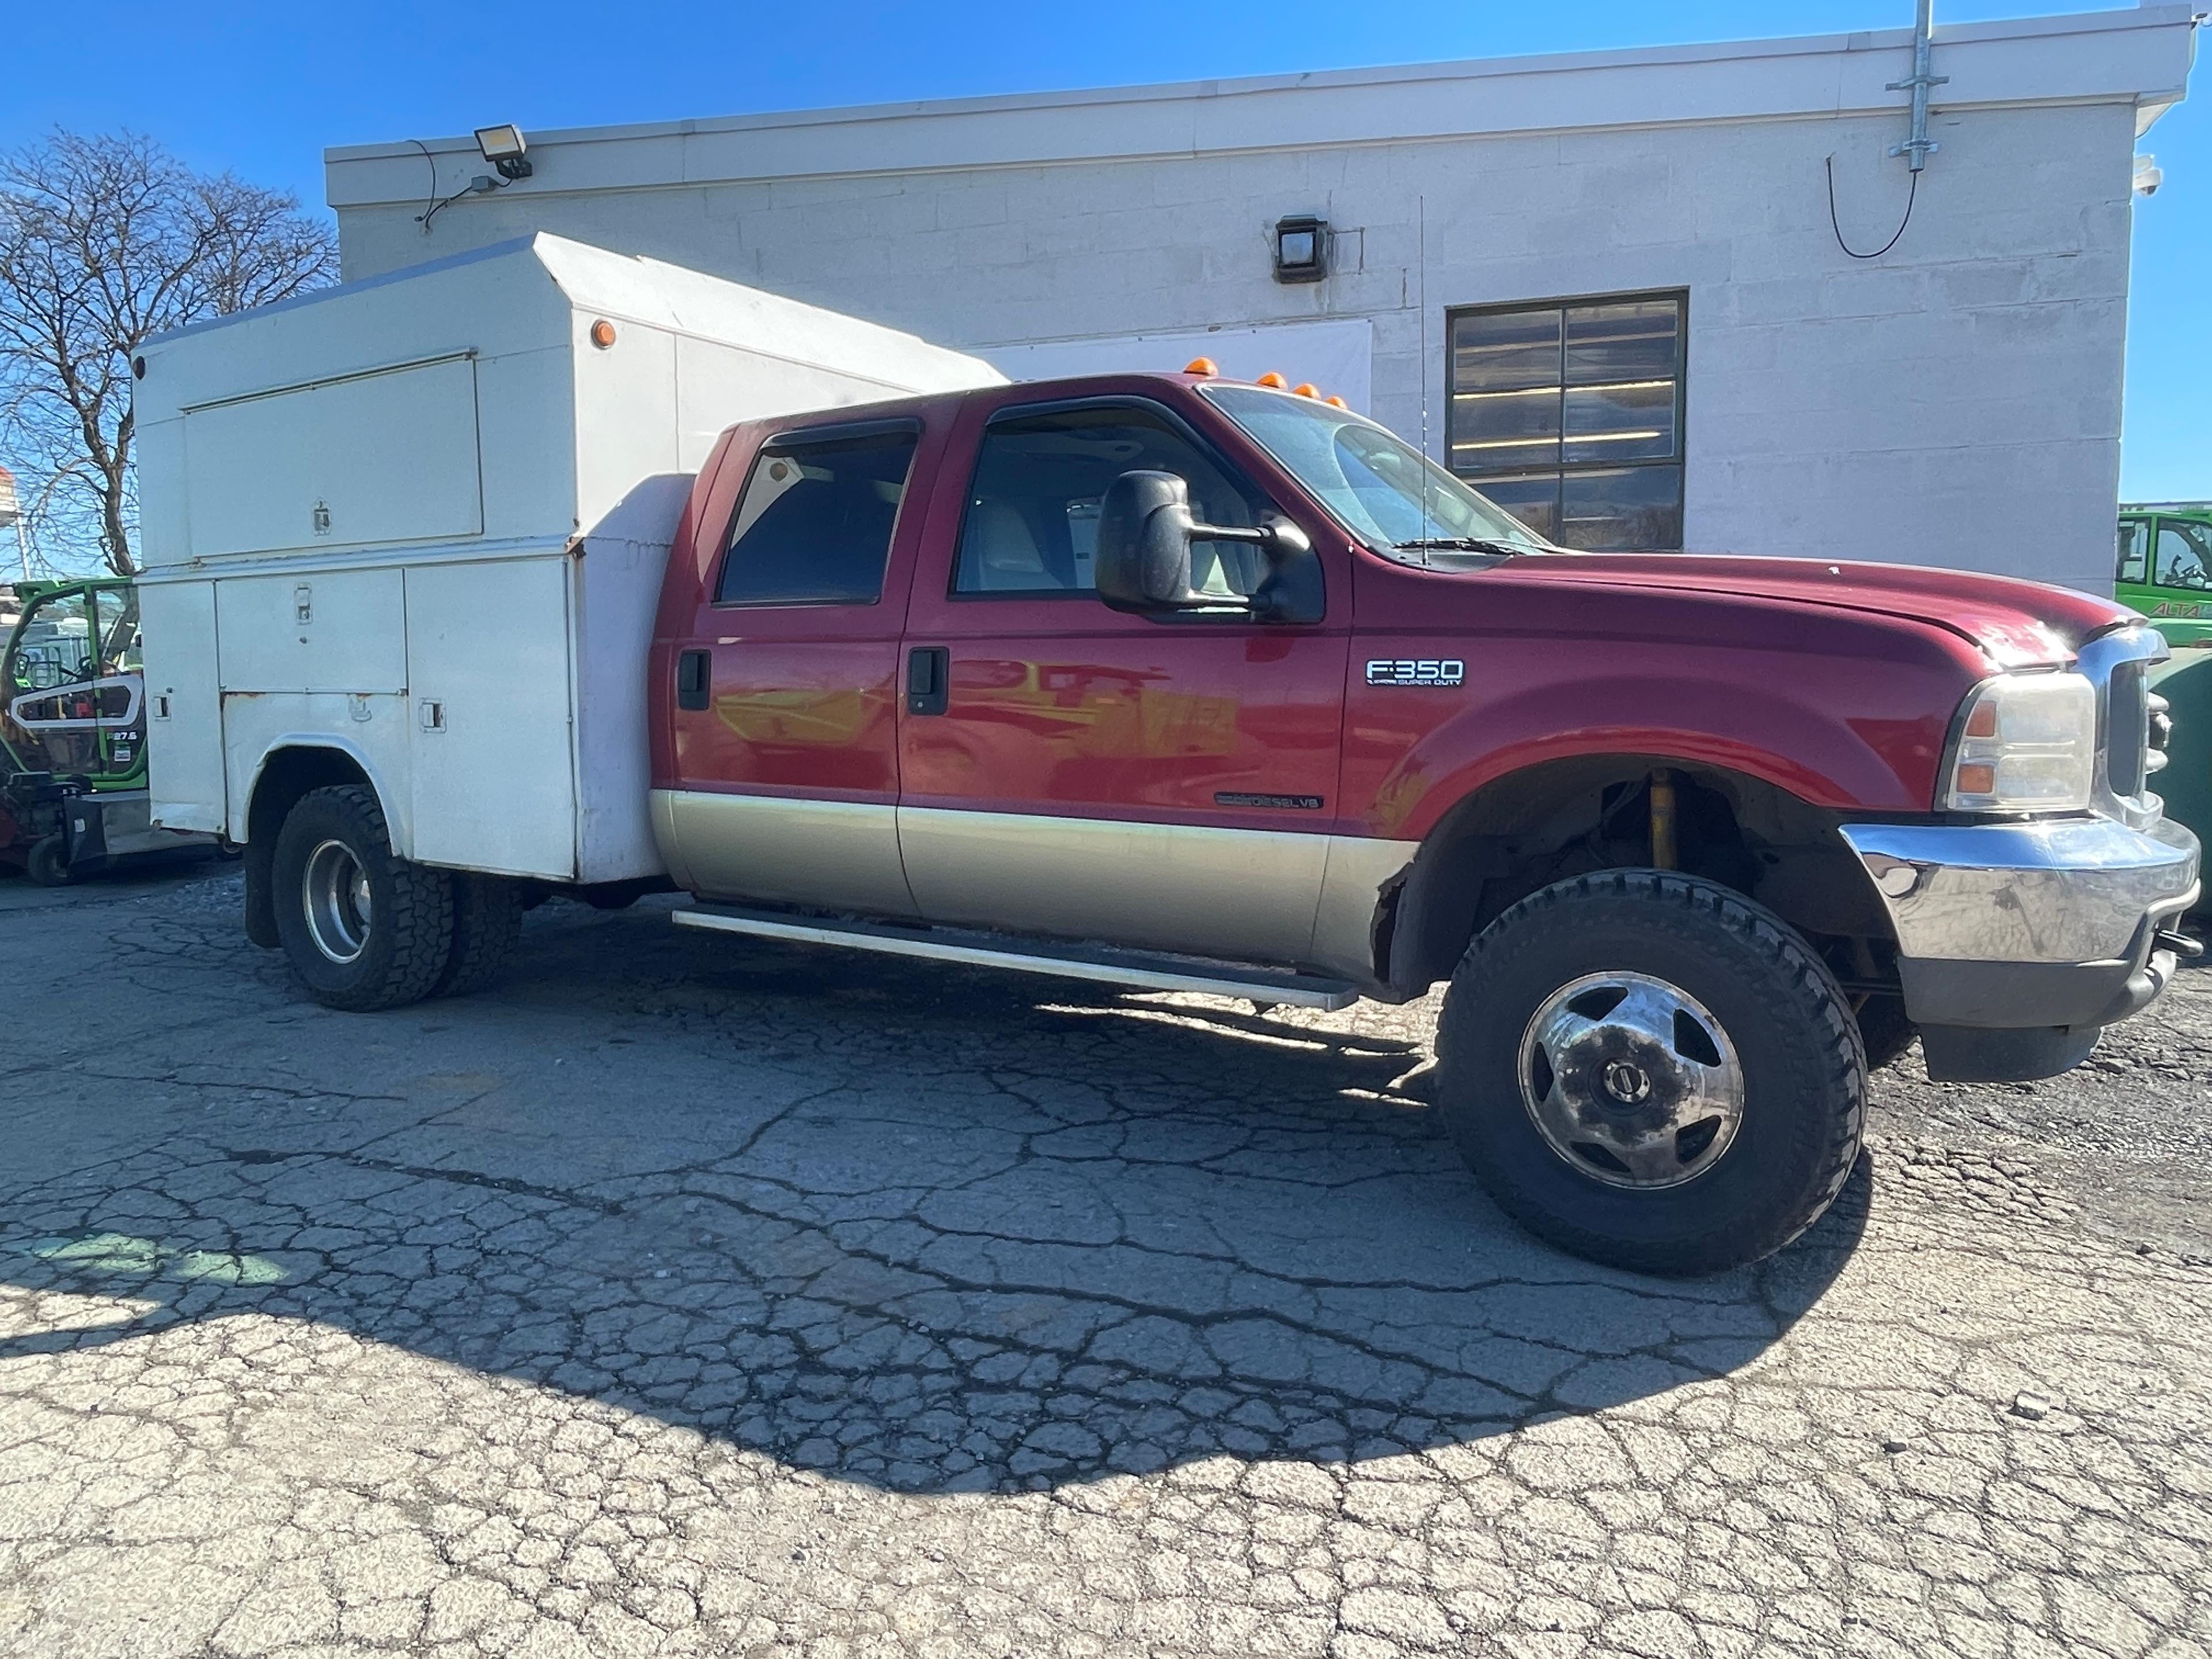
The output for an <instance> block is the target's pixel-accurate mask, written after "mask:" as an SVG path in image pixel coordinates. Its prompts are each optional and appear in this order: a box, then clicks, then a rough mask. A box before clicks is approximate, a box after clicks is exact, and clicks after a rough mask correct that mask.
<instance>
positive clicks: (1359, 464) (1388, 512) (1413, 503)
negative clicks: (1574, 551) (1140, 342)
mask: <svg viewBox="0 0 2212 1659" xmlns="http://www.w3.org/2000/svg"><path fill="white" fill-rule="evenodd" d="M1202 389H1203V391H1204V392H1205V395H1206V397H1207V398H1211V399H1212V401H1213V404H1214V405H1215V407H1217V408H1218V409H1219V410H1221V411H1222V413H1224V414H1225V415H1226V416H1229V418H1230V419H1231V420H1232V421H1234V422H1237V425H1239V426H1241V427H1243V428H1244V430H1245V431H1246V432H1248V433H1249V434H1250V435H1252V437H1253V439H1254V441H1256V442H1257V443H1258V444H1259V445H1260V447H1261V448H1263V449H1265V450H1266V451H1267V453H1269V454H1270V455H1272V456H1273V457H1274V458H1275V459H1277V460H1278V461H1279V462H1281V463H1282V464H1283V465H1284V467H1285V469H1286V470H1288V471H1290V472H1291V474H1292V475H1293V476H1295V477H1297V481H1298V482H1299V483H1302V484H1304V486H1305V487H1306V488H1307V489H1310V490H1311V491H1312V492H1313V493H1314V495H1316V497H1318V498H1319V499H1320V501H1321V502H1322V505H1323V506H1324V507H1328V510H1329V511H1330V512H1331V513H1334V515H1335V517H1336V519H1337V520H1338V521H1339V522H1340V523H1341V524H1342V525H1343V526H1345V528H1346V529H1347V530H1349V531H1351V532H1352V534H1353V535H1355V536H1357V537H1358V538H1359V539H1360V540H1362V541H1364V542H1365V543H1366V544H1367V545H1368V546H1370V547H1371V548H1373V549H1374V550H1376V552H1378V553H1392V552H1395V551H1397V550H1401V549H1404V548H1406V547H1407V544H1409V543H1410V544H1421V543H1447V544H1448V543H1449V542H1451V541H1454V540H1455V539H1460V538H1465V539H1468V540H1472V541H1482V542H1496V543H1498V544H1500V545H1501V547H1502V548H1504V550H1527V551H1528V552H1531V553H1535V552H1543V551H1547V550H1549V549H1550V547H1551V544H1550V543H1548V542H1547V541H1546V540H1545V539H1544V538H1542V537H1541V536H1539V535H1538V534H1537V533H1536V532H1534V531H1533V530H1531V529H1529V528H1528V526H1527V525H1525V524H1522V522H1521V520H1518V519H1516V518H1515V517H1514V516H1513V515H1512V514H1511V513H1508V512H1507V511H1506V510H1505V509H1504V507H1499V506H1498V504H1497V503H1496V502H1494V501H1490V500H1489V499H1487V498H1486V497H1485V496H1482V495H1477V494H1476V493H1475V492H1474V490H1472V489H1468V487H1467V486H1466V485H1465V484H1463V483H1461V482H1460V481H1459V480H1458V479H1457V478H1455V477H1452V475H1451V474H1450V473H1449V472H1447V471H1444V470H1443V468H1442V467H1440V466H1438V465H1437V464H1436V463H1435V462H1434V461H1431V460H1429V459H1426V458H1425V457H1424V456H1423V455H1422V454H1421V453H1420V452H1419V450H1417V449H1415V448H1414V447H1413V446H1412V445H1411V444H1409V443H1407V442H1406V441H1405V440H1404V439H1402V438H1400V437H1399V436H1398V435H1396V434H1395V433H1392V432H1389V431H1386V430H1385V429H1384V428H1382V427H1379V426H1377V425H1376V424H1375V422H1372V421H1370V420H1368V419H1367V418H1366V417H1365V416H1359V415H1354V414H1352V412H1351V411H1350V410H1342V409H1338V408H1336V407H1334V405H1333V404H1325V403H1322V402H1320V401H1319V400H1317V399H1316V398H1301V397H1297V396H1296V395H1295V394H1293V393H1290V392H1264V391H1261V389H1260V388H1259V387H1257V386H1206V387H1204V388H1202Z"/></svg>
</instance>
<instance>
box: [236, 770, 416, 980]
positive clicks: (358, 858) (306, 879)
mask: <svg viewBox="0 0 2212 1659" xmlns="http://www.w3.org/2000/svg"><path fill="white" fill-rule="evenodd" d="M274 866H275V867H274V870H273V872H272V880H271V885H272V886H273V888H274V897H275V900H276V933H277V937H278V939H280V940H281V941H282V943H283V947H284V955H285V957H286V958H287V959H288V960H289V962H290V963H291V966H292V973H293V975H294V976H295V978H296V979H298V981H300V983H301V985H302V986H303V987H306V989H307V994H309V995H310V996H312V997H313V998H314V999H315V1000H316V1001H318V1002H320V1003H322V1004H323V1005H324V1006H326V1007H331V1008H341V1009H343V1010H345V1011H347V1012H349V1013H362V1012H369V1011H371V1010H374V1009H378V1008H398V1007H404V1006H406V1005H407V1004H409V1003H410V1002H419V1001H421V1000H422V999H423V998H424V997H425V996H427V995H428V994H429V993H430V990H431V988H432V987H434V986H435V985H436V984H437V982H438V979H439V976H440V975H441V974H442V973H443V972H444V971H445V968H446V963H447V960H448V958H449V957H450V954H451V951H452V948H453V884H452V881H451V879H450V878H448V877H447V874H446V872H444V871H442V870H433V869H430V868H428V866H424V865H420V864H410V863H409V862H408V861H407V860H405V859H402V858H399V857H397V856H395V855H394V854H393V853H392V838H391V835H390V833H389V831H388V830H387V829H386V826H385V822H384V811H383V809H382V808H381V807H380V806H379V805H377V803H376V796H375V795H374V793H372V792H371V791H369V790H368V789H367V788H364V787H362V786H361V785H359V784H341V785H337V786H336V787H331V788H325V789H314V790H310V791H309V792H308V793H307V794H304V795H302V796H301V797H300V799H299V800H298V801H297V802H296V803H295V805H294V806H293V808H292V810H291V811H290V812H289V813H287V814H286V815H285V818H284V827H283V829H280V830H278V831H277V834H276V858H275V860H274Z"/></svg>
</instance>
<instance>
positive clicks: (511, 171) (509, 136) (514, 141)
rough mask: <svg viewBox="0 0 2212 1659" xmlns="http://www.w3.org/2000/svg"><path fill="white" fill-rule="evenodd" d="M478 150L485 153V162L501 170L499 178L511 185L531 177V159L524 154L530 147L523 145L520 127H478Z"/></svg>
mask: <svg viewBox="0 0 2212 1659" xmlns="http://www.w3.org/2000/svg"><path fill="white" fill-rule="evenodd" d="M529 148H530V146H529V145H527V144H526V143H523V141H522V129H521V128H520V127H518V126H513V125H507V126H497V127H478V128H477V149H480V150H482V151H483V158H484V160H485V161H489V162H490V163H491V164H492V166H494V167H497V168H498V169H499V176H500V177H501V178H502V179H506V180H507V182H508V183H509V184H513V182H514V181H515V180H516V179H527V178H528V177H529V176H530V158H529V157H528V156H526V155H524V154H523V152H524V151H525V150H526V149H529Z"/></svg>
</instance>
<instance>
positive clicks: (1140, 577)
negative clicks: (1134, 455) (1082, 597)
mask: <svg viewBox="0 0 2212 1659" xmlns="http://www.w3.org/2000/svg"><path fill="white" fill-rule="evenodd" d="M1209 541H1211V542H1243V543H1245V544H1248V545H1250V546H1255V547H1257V548H1259V549H1260V550H1261V555H1262V556H1264V557H1265V558H1266V559H1267V562H1269V563H1270V564H1271V565H1273V567H1274V571H1273V573H1272V574H1270V576H1269V578H1268V580H1267V583H1266V584H1263V585H1262V587H1261V592H1260V593H1258V594H1255V595H1254V596H1253V598H1252V599H1226V598H1225V597H1223V596H1222V595H1220V594H1218V593H1201V592H1197V591H1195V590H1194V588H1193V587H1192V586H1191V583H1190V548H1191V544H1192V543H1193V542H1209ZM1312 550H1313V544H1312V543H1311V542H1310V541H1309V540H1308V539H1307V538H1306V534H1305V532H1304V531H1302V530H1300V529H1299V528H1298V527H1297V526H1296V525H1294V524H1292V523H1291V521H1290V520H1287V519H1279V520H1274V521H1273V522H1272V523H1270V524H1269V525H1268V526H1267V528H1265V529H1263V530H1244V529H1239V528H1235V527H1232V526H1225V525H1207V524H1199V523H1196V522H1194V520H1192V518H1191V516H1190V486H1189V485H1188V483H1185V482H1184V481H1183V480H1182V478H1180V477H1176V474H1174V473H1172V472H1155V471H1134V472H1124V473H1123V474H1122V475H1121V477H1118V478H1116V479H1115V480H1114V482H1113V483H1110V484H1109V485H1108V486H1107V488H1106V494H1105V495H1104V497H1103V499H1102V500H1101V501H1099V503H1098V540H1097V548H1096V550H1095V552H1094V553H1093V556H1092V560H1091V580H1092V581H1093V583H1094V584H1095V586H1097V590H1098V597H1099V598H1100V599H1102V600H1103V601H1104V602H1105V603H1106V604H1107V605H1109V606H1110V607H1112V608H1113V609H1114V610H1115V611H1129V612H1132V613H1133V614H1135V615H1139V616H1144V615H1148V614H1152V613H1154V612H1158V611H1241V612H1243V613H1244V614H1247V615H1249V616H1252V617H1257V618H1260V619H1261V620H1265V621H1274V620H1280V621H1286V622H1287V621H1318V620H1319V618H1318V617H1305V616H1303V615H1294V614H1291V613H1290V612H1287V611H1282V610H1281V609H1279V607H1278V606H1277V605H1275V604H1274V603H1273V601H1272V600H1270V599H1267V598H1266V596H1267V590H1268V588H1270V587H1272V586H1275V585H1276V577H1277V576H1279V575H1280V574H1281V573H1282V571H1283V568H1284V566H1285V563H1286V562H1288V561H1290V560H1291V559H1294V558H1295V557H1297V556H1298V555H1300V554H1304V553H1310V552H1311V551H1312ZM1301 608H1302V607H1301Z"/></svg>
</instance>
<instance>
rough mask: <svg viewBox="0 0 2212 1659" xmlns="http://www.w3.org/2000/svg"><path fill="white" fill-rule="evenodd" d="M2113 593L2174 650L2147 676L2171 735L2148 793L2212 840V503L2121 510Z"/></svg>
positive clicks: (2161, 503)
mask: <svg viewBox="0 0 2212 1659" xmlns="http://www.w3.org/2000/svg"><path fill="white" fill-rule="evenodd" d="M2115 576H2116V580H2115V583H2114V587H2113V592H2114V594H2115V596H2116V597H2117V598H2118V599H2119V601H2120V603H2121V604H2122V605H2132V606H2133V607H2134V608H2135V609H2136V610H2137V611H2142V614H2143V615H2144V616H2146V617H2149V618H2150V621H2151V624H2152V626H2154V628H2156V629H2158V631H2159V632H2160V633H2161V634H2163V635H2166V643H2167V644H2168V645H2170V646H2172V647H2173V655H2172V658H2171V659H2168V660H2167V661H2166V662H2163V663H2160V665H2158V666H2157V667H2156V668H2155V669H2154V670H2152V671H2151V677H2150V689H2151V690H2152V692H2153V693H2154V694H2155V695H2156V696H2160V697H2163V698H2165V699H2166V712H2167V715H2168V717H2169V718H2170V719H2171V720H2172V722H2173V734H2172V738H2171V740H2170V744H2169V747H2168V749H2167V750H2166V770H2164V771H2163V772H2160V774H2159V775H2157V777H2156V778H2154V780H2153V781H2152V787H2154V788H2155V789H2156V790H2157V791H2158V792H2159V793H2160V794H2161V795H2163V796H2164V797H2165V798H2166V812H2167V813H2168V815H2169V816H2171V817H2175V818H2178V819H2179V820H2180V821H2181V822H2182V823H2185V824H2187V825H2188V826H2189V827H2190V828H2191V829H2193V830H2195V831H2196V832H2197V836H2198V837H2199V838H2200V839H2203V840H2205V841H2208V842H2212V501H2156V502H2146V503H2142V504H2140V505H2136V506H2132V507H2122V508H2121V509H2120V540H2119V562H2118V567H2117V569H2116V571H2115Z"/></svg>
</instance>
